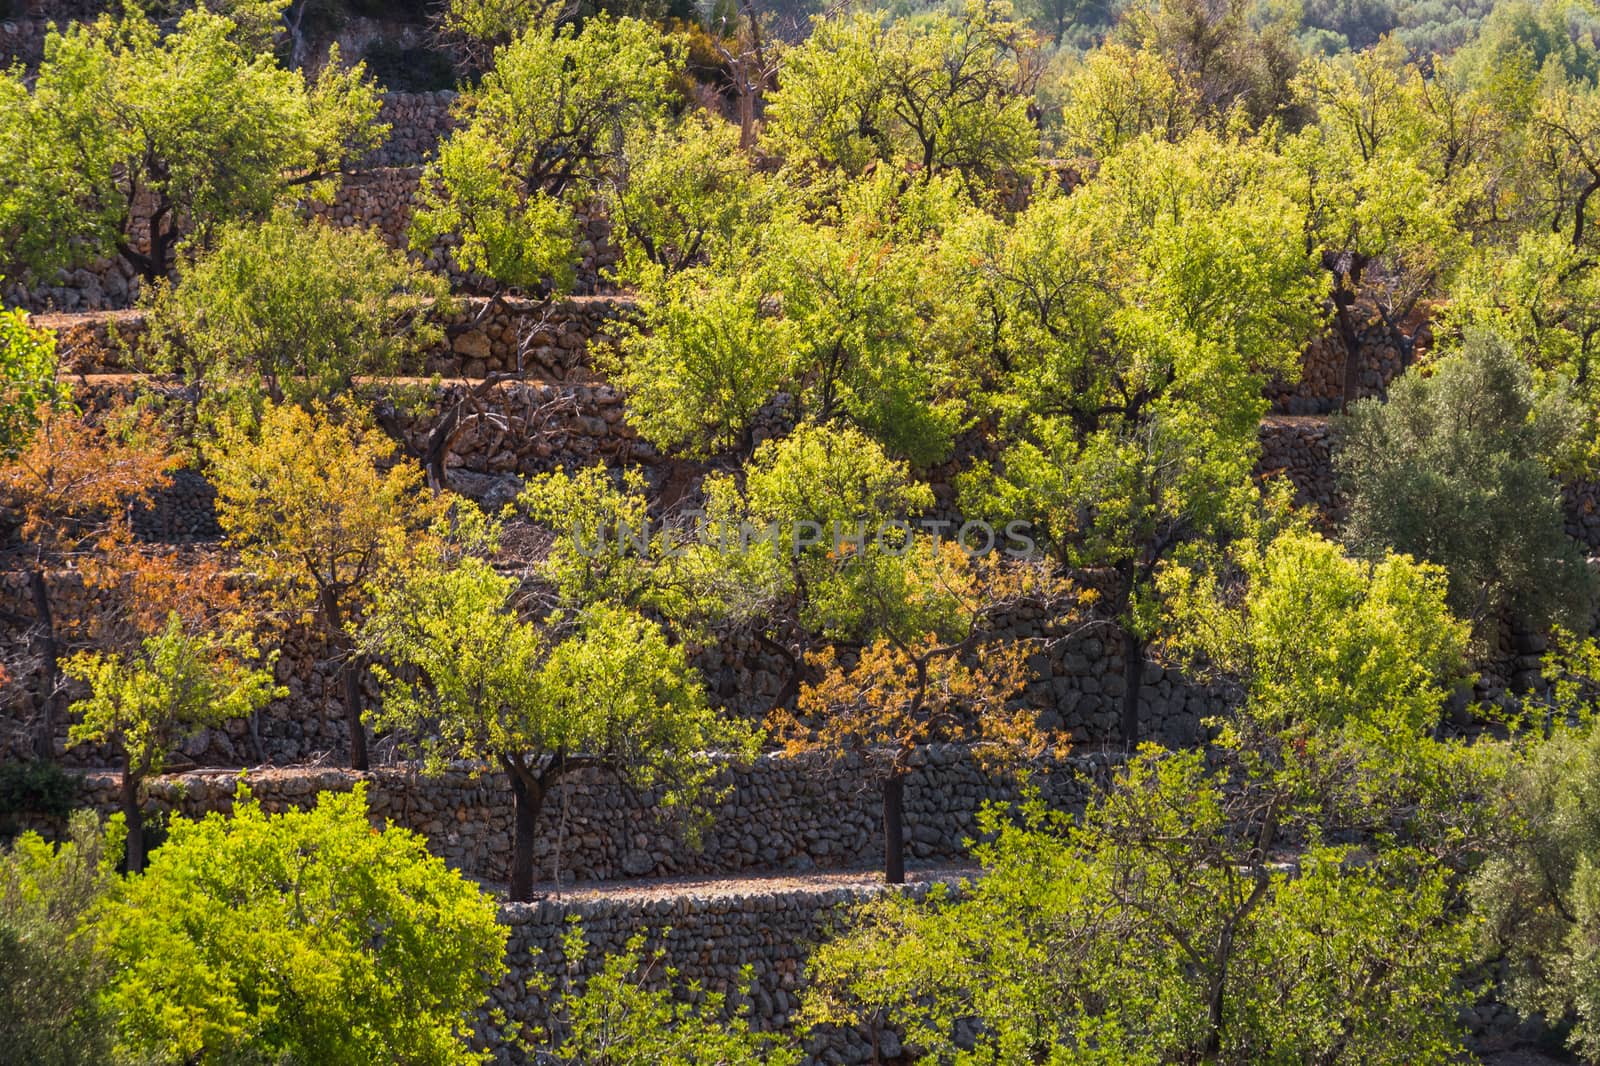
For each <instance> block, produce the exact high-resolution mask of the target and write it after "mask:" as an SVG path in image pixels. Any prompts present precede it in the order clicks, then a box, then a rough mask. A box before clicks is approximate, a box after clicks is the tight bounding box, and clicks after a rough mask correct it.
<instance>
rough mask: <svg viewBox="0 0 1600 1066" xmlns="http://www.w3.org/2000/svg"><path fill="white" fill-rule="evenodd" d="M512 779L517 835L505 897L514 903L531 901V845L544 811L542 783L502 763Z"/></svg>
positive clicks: (512, 851) (513, 838) (506, 761)
mask: <svg viewBox="0 0 1600 1066" xmlns="http://www.w3.org/2000/svg"><path fill="white" fill-rule="evenodd" d="M501 763H502V765H504V767H505V770H506V774H507V776H509V777H510V778H511V796H512V799H513V801H514V802H515V807H516V832H515V835H514V836H513V837H512V844H511V885H510V889H509V891H508V893H507V895H508V896H509V897H510V899H511V900H512V901H514V902H517V903H526V902H527V901H528V900H531V899H532V898H533V845H534V843H535V842H536V841H537V840H538V839H539V835H538V834H539V811H540V810H541V809H542V808H543V807H544V797H545V792H546V787H545V782H544V781H543V780H541V779H540V778H537V777H534V776H533V775H531V774H528V773H526V772H525V771H523V770H522V769H520V768H519V767H518V766H517V765H516V764H515V763H513V762H511V761H510V760H509V759H502V760H501Z"/></svg>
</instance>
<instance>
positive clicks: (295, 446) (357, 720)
mask: <svg viewBox="0 0 1600 1066" xmlns="http://www.w3.org/2000/svg"><path fill="white" fill-rule="evenodd" d="M397 453H398V448H397V446H396V445H395V444H394V443H393V442H392V441H391V440H389V438H387V437H386V436H384V435H383V434H382V433H381V432H379V431H378V430H376V429H374V428H372V427H370V426H368V425H366V424H364V423H363V422H362V421H361V420H360V416H359V415H358V414H357V412H355V411H354V410H353V409H352V408H349V407H334V408H328V407H322V406H315V407H313V408H312V409H310V410H306V409H304V408H300V407H294V406H289V405H284V406H268V407H267V408H266V409H265V410H264V411H263V412H262V415H261V419H260V422H259V424H258V425H256V426H245V425H243V424H241V423H239V422H230V423H228V424H226V425H224V426H223V428H222V430H221V431H220V433H219V435H218V438H217V440H216V441H215V442H214V443H213V444H211V445H210V446H209V447H208V448H207V457H208V459H209V460H210V462H211V468H212V472H213V475H214V477H215V479H216V484H217V520H218V522H219V523H220V524H221V526H222V529H223V532H224V533H226V534H227V539H228V543H229V544H230V545H232V546H233V547H236V548H238V550H239V566H240V568H241V569H242V570H243V571H244V573H246V574H247V575H249V576H250V577H252V578H253V579H254V580H256V581H259V582H260V583H261V584H262V585H263V586H264V587H265V588H266V589H267V590H268V591H269V593H270V594H271V595H272V596H273V597H274V598H275V601H276V603H275V606H276V607H277V609H278V610H279V611H280V612H281V615H282V617H283V620H285V621H294V620H299V619H304V620H306V621H309V620H311V619H312V618H315V619H316V620H317V621H318V622H319V623H320V624H321V627H322V631H323V634H324V636H325V638H326V640H327V644H328V646H329V647H330V648H331V649H333V650H334V651H335V653H336V654H337V655H338V657H339V674H340V678H341V681H342V687H343V690H344V691H343V702H344V713H345V722H346V724H347V725H348V727H349V731H350V765H351V766H352V767H354V768H355V769H357V770H365V769H366V768H367V735H366V730H365V729H364V728H363V726H362V724H361V709H362V696H361V678H362V673H363V670H362V663H361V658H360V655H359V653H358V650H357V648H356V646H355V643H354V640H353V638H352V636H351V633H352V631H353V627H354V626H355V624H356V623H357V622H358V621H359V618H360V614H361V611H362V608H363V590H364V587H365V584H366V582H367V581H368V580H369V579H371V578H372V577H373V576H374V575H375V574H377V573H378V572H379V570H380V569H381V568H382V567H383V566H385V565H386V564H387V562H388V559H389V552H390V551H391V550H392V549H393V548H394V547H395V546H396V544H397V543H403V541H404V538H405V536H406V535H407V534H408V533H411V532H414V531H417V530H419V529H422V528H424V527H425V526H426V525H427V524H428V523H429V521H430V520H431V518H432V515H433V513H434V508H435V507H436V504H435V503H434V502H433V501H432V499H431V497H429V496H428V495H427V494H426V493H425V492H423V491H422V471H421V469H420V468H418V466H417V465H416V464H415V463H412V462H408V461H405V460H403V459H400V458H399V457H398V454H397Z"/></svg>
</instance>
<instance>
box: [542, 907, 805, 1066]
mask: <svg viewBox="0 0 1600 1066" xmlns="http://www.w3.org/2000/svg"><path fill="white" fill-rule="evenodd" d="M589 951H590V948H589V945H588V942H587V940H586V939H585V937H584V934H583V930H582V928H581V927H577V926H574V927H572V928H570V929H568V930H567V935H566V937H565V939H564V941H563V943H562V955H563V957H565V958H566V959H567V965H568V966H569V968H572V969H576V968H578V967H580V966H582V965H583V964H584V963H585V962H586V960H587V957H588V954H589ZM665 957H666V952H665V950H664V949H661V948H657V949H656V950H654V951H647V950H646V949H645V935H644V934H643V933H639V934H637V935H635V936H633V937H630V938H629V940H628V943H627V946H626V947H625V948H624V949H623V950H622V951H621V952H619V953H618V954H615V955H607V956H606V958H605V962H604V964H603V965H602V967H601V969H600V972H598V973H595V974H592V975H590V976H589V977H588V978H587V979H585V980H582V981H581V982H574V983H573V985H572V986H570V987H568V988H566V989H565V990H564V992H563V994H562V995H561V997H560V998H559V999H557V1000H556V1001H555V1003H554V1009H553V1010H552V1011H551V1017H552V1019H553V1024H552V1026H551V1030H552V1031H551V1032H550V1033H548V1034H546V1036H547V1038H546V1039H545V1040H544V1041H541V1042H539V1043H538V1044H537V1045H536V1050H535V1053H536V1054H537V1055H538V1056H539V1061H541V1062H550V1063H553V1064H555V1066H657V1064H658V1063H659V1064H670V1066H795V1064H796V1063H798V1062H799V1061H800V1052H799V1050H798V1049H797V1048H794V1047H792V1046H789V1041H788V1040H787V1039H786V1038H785V1037H784V1036H783V1035H780V1034H778V1033H759V1032H756V1031H754V1030H753V1029H751V1027H750V1021H749V1019H748V1018H747V1017H746V1016H745V1014H746V1013H747V1011H739V1012H731V1011H730V1009H729V1006H728V997H727V996H726V995H725V994H724V993H722V992H717V991H713V990H709V989H705V988H702V987H701V986H700V984H699V983H698V982H689V983H688V984H683V983H682V982H681V981H680V980H679V978H678V973H677V971H676V970H675V969H673V968H672V967H670V966H667V965H666V964H665ZM752 981H753V975H752V973H751V970H750V968H749V967H748V966H746V967H745V970H744V983H745V986H744V988H743V989H742V990H741V991H742V992H744V993H746V994H748V992H749V986H750V983H751V982H752ZM730 1013H731V1014H732V1016H731V1017H730V1016H729V1015H730Z"/></svg>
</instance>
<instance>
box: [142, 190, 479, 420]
mask: <svg viewBox="0 0 1600 1066" xmlns="http://www.w3.org/2000/svg"><path fill="white" fill-rule="evenodd" d="M448 295H449V289H448V286H447V283H446V282H445V280H444V279H443V278H441V277H439V276H437V275H435V274H430V273H428V272H427V271H425V270H422V269H421V268H420V267H418V266H416V265H415V264H414V263H412V262H411V261H410V260H409V259H407V258H406V256H405V255H404V254H403V253H401V252H397V251H395V250H394V249H392V248H390V247H389V245H388V244H387V243H385V242H384V240H383V238H382V237H381V236H380V235H379V234H377V233H375V232H373V231H371V230H365V229H342V228H337V227H334V226H329V225H324V224H321V223H318V222H314V221H313V222H307V221H303V220H301V219H300V218H298V217H297V216H296V215H295V214H293V213H291V212H289V211H279V212H277V213H275V214H274V215H273V216H272V217H271V218H270V219H269V220H268V221H266V222H262V223H256V222H242V223H229V224H227V225H224V226H222V227H220V228H219V229H218V230H217V232H216V233H215V235H214V237H213V240H212V242H211V244H210V246H209V247H206V248H195V249H192V250H191V251H190V252H189V254H188V255H187V256H186V258H185V260H184V263H183V266H182V270H181V280H180V281H179V282H178V284H176V285H168V284H167V283H166V282H165V281H161V282H157V283H156V284H155V285H153V286H151V287H149V288H147V289H146V290H144V291H143V292H142V293H140V303H141V304H142V305H143V307H144V308H145V321H146V323H147V332H146V334H145V335H144V337H143V338H142V339H141V348H142V350H143V352H144V354H145V355H146V358H147V359H149V361H150V362H151V363H152V364H153V365H154V366H155V367H156V368H157V369H160V370H177V371H180V372H181V373H183V375H184V376H185V377H186V378H188V379H190V380H192V381H197V382H200V383H202V384H203V385H205V386H206V387H208V388H212V389H225V388H229V387H233V386H240V387H244V388H246V389H248V390H250V391H261V392H264V393H265V394H266V395H267V396H268V397H269V398H270V399H271V400H272V402H273V403H282V402H284V401H285V400H286V399H287V400H290V401H292V402H295V403H299V404H302V405H304V404H308V403H310V402H312V401H313V400H329V399H333V398H335V397H338V396H340V395H342V394H344V393H347V392H349V391H350V389H351V388H352V387H353V385H354V384H355V380H356V378H357V377H358V376H363V375H386V374H394V373H396V372H397V371H399V370H400V369H401V367H402V364H403V363H404V362H405V360H407V359H410V358H413V357H415V356H417V355H420V354H421V353H423V352H426V351H428V350H429V349H430V348H432V347H434V346H435V345H437V344H438V343H439V342H440V341H441V340H443V338H444V331H443V329H441V328H440V326H439V324H438V322H437V320H436V319H434V318H433V317H432V315H431V311H432V309H433V308H434V306H435V305H436V303H437V302H438V301H440V300H444V299H446V298H447V297H448Z"/></svg>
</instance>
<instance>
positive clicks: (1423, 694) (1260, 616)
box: [1161, 530, 1470, 740]
mask: <svg viewBox="0 0 1600 1066" xmlns="http://www.w3.org/2000/svg"><path fill="white" fill-rule="evenodd" d="M1234 554H1235V562H1236V565H1238V566H1239V568H1240V571H1241V573H1240V580H1239V581H1238V583H1237V586H1236V587H1234V588H1229V587H1228V586H1227V585H1225V584H1224V583H1223V582H1221V581H1219V580H1218V577H1217V575H1216V574H1215V573H1214V572H1212V573H1198V574H1197V573H1196V572H1194V571H1190V570H1187V569H1184V568H1180V567H1174V568H1172V569H1170V570H1169V571H1168V572H1166V573H1164V574H1163V575H1162V578H1161V584H1162V586H1163V592H1164V594H1165V595H1164V599H1165V602H1166V606H1167V609H1168V611H1169V613H1170V615H1171V618H1172V623H1171V625H1170V626H1169V627H1168V628H1169V631H1170V632H1171V633H1172V634H1173V637H1172V639H1173V641H1174V642H1175V643H1176V644H1177V645H1179V646H1181V647H1182V648H1184V649H1185V650H1186V651H1187V653H1188V658H1190V659H1191V661H1195V662H1197V663H1198V662H1199V661H1201V660H1203V661H1204V662H1205V663H1206V664H1208V666H1209V668H1210V669H1212V670H1214V671H1217V672H1218V673H1220V674H1221V675H1223V676H1226V677H1229V678H1232V679H1233V680H1234V682H1235V683H1236V684H1237V685H1238V686H1239V688H1240V690H1241V692H1242V694H1243V696H1244V698H1245V699H1246V700H1247V701H1248V704H1249V707H1250V711H1251V713H1253V714H1256V715H1259V716H1261V717H1262V718H1264V719H1266V720H1268V721H1270V722H1271V723H1272V724H1274V725H1275V726H1278V727H1291V728H1296V729H1297V730H1298V731H1300V732H1301V733H1303V734H1304V736H1305V737H1306V739H1308V740H1313V739H1315V738H1316V737H1317V736H1320V735H1327V734H1328V733H1329V732H1331V731H1334V730H1337V729H1338V728H1339V727H1341V726H1343V725H1345V724H1346V723H1349V722H1352V721H1360V722H1363V723H1364V724H1366V725H1367V726H1369V727H1370V728H1371V729H1372V730H1373V731H1374V732H1375V733H1378V734H1383V735H1408V736H1416V735H1420V734H1423V733H1426V732H1427V731H1429V730H1431V729H1432V728H1433V726H1434V725H1435V724H1437V722H1438V718H1439V712H1440V709H1441V708H1442V706H1443V704H1444V700H1445V697H1446V696H1447V695H1448V694H1449V692H1450V690H1451V688H1452V687H1453V686H1454V685H1455V684H1456V683H1457V682H1459V681H1461V680H1463V679H1464V677H1465V656H1466V651H1467V645H1468V640H1469V637H1470V631H1469V629H1468V627H1467V625H1466V624H1465V623H1463V622H1461V621H1458V620H1457V619H1456V618H1455V617H1454V616H1453V615H1452V614H1451V613H1450V609H1449V607H1448V606H1447V604H1446V595H1447V591H1446V590H1447V577H1446V574H1445V571H1444V569H1443V568H1442V567H1439V566H1435V565H1432V564H1429V563H1418V562H1416V561H1414V560H1412V559H1411V558H1410V557H1408V556H1404V555H1386V556H1383V557H1381V558H1379V559H1377V560H1375V561H1371V562H1367V561H1363V560H1358V559H1349V558H1346V557H1345V556H1344V554H1343V553H1342V551H1341V549H1340V546H1339V545H1338V544H1336V543H1334V542H1333V541H1330V540H1326V539H1324V538H1323V537H1321V536H1320V535H1318V534H1315V533H1308V532H1304V531H1299V530H1289V531H1286V532H1284V533H1281V534H1280V535H1278V536H1277V537H1275V538H1274V539H1273V540H1272V541H1271V542H1270V543H1269V544H1267V545H1266V546H1265V547H1264V548H1262V549H1260V550H1252V549H1251V547H1250V546H1249V545H1248V543H1247V542H1246V543H1244V544H1242V545H1240V546H1238V547H1237V548H1236V551H1235V553H1234ZM1238 586H1242V587H1238Z"/></svg>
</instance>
